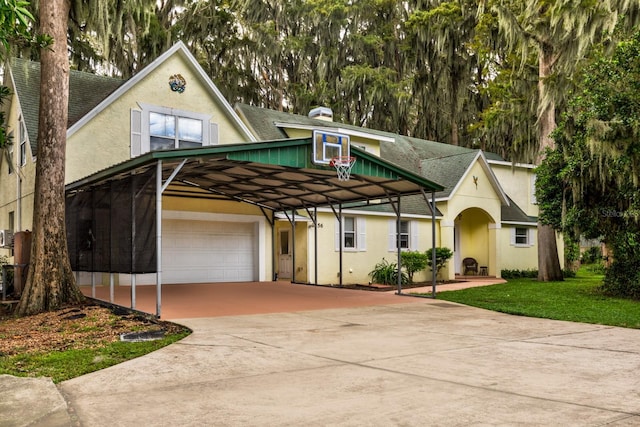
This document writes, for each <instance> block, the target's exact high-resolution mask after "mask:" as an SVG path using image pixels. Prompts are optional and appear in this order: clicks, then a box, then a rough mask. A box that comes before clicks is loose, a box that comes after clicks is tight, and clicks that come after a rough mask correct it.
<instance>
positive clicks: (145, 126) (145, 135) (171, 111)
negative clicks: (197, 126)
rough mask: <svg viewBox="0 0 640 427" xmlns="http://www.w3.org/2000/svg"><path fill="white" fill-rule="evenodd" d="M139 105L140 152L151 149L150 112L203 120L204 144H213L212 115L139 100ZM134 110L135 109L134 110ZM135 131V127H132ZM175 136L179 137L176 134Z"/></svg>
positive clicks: (205, 145) (204, 145) (146, 151)
mask: <svg viewBox="0 0 640 427" xmlns="http://www.w3.org/2000/svg"><path fill="white" fill-rule="evenodd" d="M138 106H140V108H142V114H141V132H140V154H146V153H148V152H150V151H151V140H150V137H151V135H150V134H149V114H150V113H158V114H163V115H166V116H173V117H184V118H187V119H195V120H200V121H201V122H202V146H203V147H208V146H209V145H210V144H211V135H210V134H209V132H210V131H211V118H212V116H211V115H209V114H204V113H197V112H193V111H186V110H181V109H179V108H171V107H163V106H160V105H154V104H147V103H145V102H138ZM132 111H135V109H134V110H132ZM132 133H133V129H132ZM175 138H178V135H177V134H176V136H175Z"/></svg>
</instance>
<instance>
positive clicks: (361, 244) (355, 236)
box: [335, 216, 367, 251]
mask: <svg viewBox="0 0 640 427" xmlns="http://www.w3.org/2000/svg"><path fill="white" fill-rule="evenodd" d="M365 224H366V222H365V219H364V218H362V217H356V216H343V217H342V236H340V223H339V222H338V220H337V219H336V225H335V227H336V251H339V250H340V244H341V243H342V249H344V250H347V251H365V250H366V249H367V248H366V232H365Z"/></svg>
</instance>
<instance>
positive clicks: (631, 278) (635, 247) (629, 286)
mask: <svg viewBox="0 0 640 427" xmlns="http://www.w3.org/2000/svg"><path fill="white" fill-rule="evenodd" d="M611 243H612V247H613V254H614V256H613V263H612V264H611V266H609V268H607V271H606V273H605V276H604V282H603V284H602V290H603V291H604V292H605V293H606V294H608V295H614V296H618V297H623V298H632V299H640V270H638V261H639V260H640V236H638V235H637V234H636V233H635V232H634V231H624V232H620V233H619V234H618V235H616V236H615V239H614V240H613V241H612V242H611Z"/></svg>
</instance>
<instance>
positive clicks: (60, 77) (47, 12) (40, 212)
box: [17, 0, 84, 315]
mask: <svg viewBox="0 0 640 427" xmlns="http://www.w3.org/2000/svg"><path fill="white" fill-rule="evenodd" d="M41 6H42V7H40V24H41V31H42V32H43V33H46V34H48V35H50V36H51V37H52V38H53V45H52V46H50V47H46V48H44V49H42V51H41V63H40V67H41V80H40V106H39V108H40V110H39V127H38V152H37V162H36V185H35V200H34V211H33V241H32V247H31V265H30V267H29V275H28V277H27V283H26V285H25V289H24V291H23V293H22V296H21V298H20V303H19V304H18V307H17V313H18V314H19V315H28V314H35V313H39V312H42V311H47V310H55V309H57V308H60V307H64V306H66V305H70V304H76V303H78V302H81V301H82V300H83V299H84V297H83V295H82V293H81V292H80V290H79V289H78V287H77V286H76V283H75V277H74V275H73V272H72V271H71V265H70V263H69V254H68V251H67V236H66V227H65V197H64V169H65V147H66V137H67V115H68V101H69V59H68V57H67V19H68V16H69V3H68V1H66V0H52V1H50V2H47V5H46V7H44V5H41Z"/></svg>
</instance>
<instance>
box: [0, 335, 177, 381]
mask: <svg viewBox="0 0 640 427" xmlns="http://www.w3.org/2000/svg"><path fill="white" fill-rule="evenodd" d="M187 335H189V332H182V333H178V334H172V335H168V336H166V337H165V338H163V339H161V340H157V341H145V342H120V341H118V342H112V343H108V344H105V345H103V346H100V347H99V348H83V349H72V350H65V351H53V352H47V353H27V354H19V355H15V356H5V357H0V374H8V375H14V376H19V377H42V376H44V377H51V378H52V379H53V382H54V383H59V382H61V381H65V380H68V379H71V378H75V377H78V376H80V375H84V374H88V373H90V372H94V371H98V370H100V369H104V368H107V367H109V366H112V365H116V364H118V363H122V362H124V361H126V360H130V359H134V358H136V357H139V356H143V355H145V354H148V353H151V352H152V351H155V350H158V349H160V348H162V347H165V346H167V345H169V344H171V343H173V342H176V341H178V340H180V339H182V338H184V337H185V336H187Z"/></svg>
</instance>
